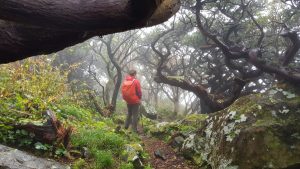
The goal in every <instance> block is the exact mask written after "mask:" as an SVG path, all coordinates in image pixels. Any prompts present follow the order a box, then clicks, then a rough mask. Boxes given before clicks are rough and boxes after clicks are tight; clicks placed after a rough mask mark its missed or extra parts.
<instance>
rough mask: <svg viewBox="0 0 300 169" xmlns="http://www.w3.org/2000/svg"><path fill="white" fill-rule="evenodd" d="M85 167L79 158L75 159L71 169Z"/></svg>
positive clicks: (82, 160) (84, 163) (83, 161)
mask: <svg viewBox="0 0 300 169" xmlns="http://www.w3.org/2000/svg"><path fill="white" fill-rule="evenodd" d="M85 165H86V162H85V160H84V159H82V158H79V159H77V160H76V161H75V162H74V164H73V165H72V169H82V168H84V167H85Z"/></svg>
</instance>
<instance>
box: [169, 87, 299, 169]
mask: <svg viewBox="0 0 300 169" xmlns="http://www.w3.org/2000/svg"><path fill="white" fill-rule="evenodd" d="M189 124H195V122H189ZM175 138H176V137H174V138H173V140H175ZM177 139H178V138H177ZM177 142H178V141H177ZM178 149H179V152H180V153H181V154H183V155H184V156H185V157H186V158H188V159H190V160H192V161H194V162H195V163H196V164H197V165H198V166H199V168H203V169H296V168H300V91H299V89H296V88H294V87H292V86H288V85H277V86H276V87H274V88H272V89H270V90H268V91H266V92H265V93H261V94H253V95H249V96H245V97H242V98H240V99H238V100H237V101H236V102H235V103H234V104H233V105H231V106H230V107H228V108H227V109H225V110H222V111H219V112H217V113H215V114H212V115H210V116H209V117H208V118H207V119H202V122H200V123H199V127H198V128H197V130H194V131H192V132H190V133H189V134H188V136H187V137H186V138H185V139H184V141H183V143H182V145H181V146H180V147H179V148H178Z"/></svg>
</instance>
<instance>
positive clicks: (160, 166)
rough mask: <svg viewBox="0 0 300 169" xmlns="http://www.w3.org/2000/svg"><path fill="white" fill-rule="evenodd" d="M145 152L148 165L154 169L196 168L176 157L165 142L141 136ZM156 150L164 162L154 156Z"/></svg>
mask: <svg viewBox="0 0 300 169" xmlns="http://www.w3.org/2000/svg"><path fill="white" fill-rule="evenodd" d="M141 139H142V141H143V143H144V147H145V150H146V152H147V153H148V154H149V155H150V159H149V161H148V163H149V164H150V165H151V167H153V168H155V169H176V168H178V169H195V168H196V167H195V166H193V165H191V164H188V162H187V161H186V160H185V159H184V158H183V157H181V156H177V155H176V153H175V152H174V150H173V149H172V147H170V146H169V145H167V144H166V143H165V142H163V141H161V140H158V139H156V138H153V137H149V136H143V135H142V136H141ZM156 150H160V151H161V152H163V154H164V155H165V157H166V160H163V159H161V158H157V157H155V155H154V152H155V151H156Z"/></svg>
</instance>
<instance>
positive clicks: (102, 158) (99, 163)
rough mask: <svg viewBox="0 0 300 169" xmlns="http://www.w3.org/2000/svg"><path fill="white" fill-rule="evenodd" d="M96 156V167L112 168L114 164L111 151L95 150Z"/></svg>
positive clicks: (101, 168)
mask: <svg viewBox="0 0 300 169" xmlns="http://www.w3.org/2000/svg"><path fill="white" fill-rule="evenodd" d="M93 155H94V156H95V169H104V168H111V167H112V166H113V161H114V160H113V155H112V153H111V152H110V151H103V150H93Z"/></svg>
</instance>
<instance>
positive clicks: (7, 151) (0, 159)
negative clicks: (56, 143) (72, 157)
mask: <svg viewBox="0 0 300 169" xmlns="http://www.w3.org/2000/svg"><path fill="white" fill-rule="evenodd" d="M0 168H1V169H46V168H48V169H68V168H70V167H69V166H65V165H62V164H59V163H57V162H55V161H53V160H49V159H42V158H38V157H34V156H32V155H29V154H27V153H25V152H22V151H19V150H17V149H13V148H9V147H6V146H3V145H0Z"/></svg>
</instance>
